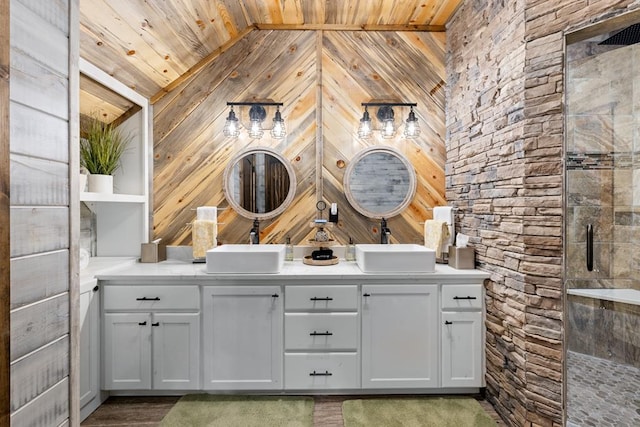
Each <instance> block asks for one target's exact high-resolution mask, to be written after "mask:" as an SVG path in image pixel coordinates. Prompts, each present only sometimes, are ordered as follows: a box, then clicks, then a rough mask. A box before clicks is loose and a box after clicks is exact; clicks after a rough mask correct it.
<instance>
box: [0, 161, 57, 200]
mask: <svg viewBox="0 0 640 427" xmlns="http://www.w3.org/2000/svg"><path fill="white" fill-rule="evenodd" d="M10 161H11V165H10V166H11V205H12V206H24V205H34V206H36V205H49V206H64V205H68V204H69V166H68V165H67V164H66V163H60V162H55V161H51V160H44V159H34V158H32V157H28V156H23V155H20V154H11V157H10Z"/></svg>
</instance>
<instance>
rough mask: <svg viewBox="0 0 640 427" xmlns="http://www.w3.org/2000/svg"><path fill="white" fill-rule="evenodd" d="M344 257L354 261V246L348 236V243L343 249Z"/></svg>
mask: <svg viewBox="0 0 640 427" xmlns="http://www.w3.org/2000/svg"><path fill="white" fill-rule="evenodd" d="M344 259H345V260H346V261H355V260H356V247H355V246H354V244H353V239H352V238H351V237H349V243H347V246H346V247H345V249H344Z"/></svg>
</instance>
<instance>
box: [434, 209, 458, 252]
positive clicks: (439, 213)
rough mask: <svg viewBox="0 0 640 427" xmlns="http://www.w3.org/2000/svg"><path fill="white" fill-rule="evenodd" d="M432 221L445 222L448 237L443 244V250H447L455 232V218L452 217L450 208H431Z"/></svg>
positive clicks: (451, 243)
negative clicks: (447, 228)
mask: <svg viewBox="0 0 640 427" xmlns="http://www.w3.org/2000/svg"><path fill="white" fill-rule="evenodd" d="M433 219H435V220H439V221H445V222H446V223H447V226H448V227H449V237H448V238H447V240H446V241H445V242H444V243H443V245H444V249H445V250H447V248H448V247H449V245H453V238H454V231H455V218H454V216H453V207H452V206H436V207H434V208H433Z"/></svg>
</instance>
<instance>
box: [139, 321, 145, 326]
mask: <svg viewBox="0 0 640 427" xmlns="http://www.w3.org/2000/svg"><path fill="white" fill-rule="evenodd" d="M146 324H147V322H146V321H144V322H138V325H140V326H144V325H146Z"/></svg>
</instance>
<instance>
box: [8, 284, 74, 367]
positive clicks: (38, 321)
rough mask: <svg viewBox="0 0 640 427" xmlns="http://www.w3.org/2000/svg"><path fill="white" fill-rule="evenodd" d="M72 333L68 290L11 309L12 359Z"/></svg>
mask: <svg viewBox="0 0 640 427" xmlns="http://www.w3.org/2000/svg"><path fill="white" fill-rule="evenodd" d="M68 333H69V294H68V293H66V292H65V293H63V294H60V295H57V296H55V297H52V298H49V299H46V300H43V301H40V302H37V303H35V304H30V305H27V306H24V307H20V308H18V309H16V310H12V311H11V360H12V361H15V360H17V359H18V358H20V357H22V356H24V355H26V354H28V353H30V352H32V351H34V350H36V349H38V348H40V347H42V346H44V345H47V344H49V343H51V342H53V341H56V340H58V339H59V338H61V337H63V336H65V335H67V334H68Z"/></svg>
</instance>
